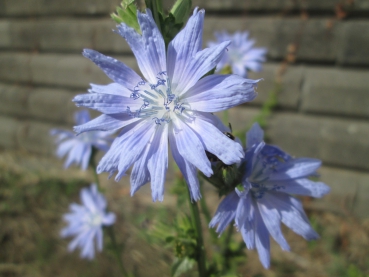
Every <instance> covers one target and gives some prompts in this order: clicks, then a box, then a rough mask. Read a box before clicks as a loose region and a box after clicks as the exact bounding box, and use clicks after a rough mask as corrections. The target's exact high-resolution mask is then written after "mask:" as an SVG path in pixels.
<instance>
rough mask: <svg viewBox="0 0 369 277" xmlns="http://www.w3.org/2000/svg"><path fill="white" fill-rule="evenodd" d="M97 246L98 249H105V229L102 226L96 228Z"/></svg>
mask: <svg viewBox="0 0 369 277" xmlns="http://www.w3.org/2000/svg"><path fill="white" fill-rule="evenodd" d="M95 237H96V248H97V250H98V251H100V252H101V251H102V250H103V231H102V229H101V228H99V229H98V230H96V234H95Z"/></svg>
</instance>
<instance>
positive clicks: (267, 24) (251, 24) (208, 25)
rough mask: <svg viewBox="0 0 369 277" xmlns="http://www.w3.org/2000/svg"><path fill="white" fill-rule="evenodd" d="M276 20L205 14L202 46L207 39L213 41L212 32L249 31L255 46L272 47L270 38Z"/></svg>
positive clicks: (272, 18) (271, 18)
mask: <svg viewBox="0 0 369 277" xmlns="http://www.w3.org/2000/svg"><path fill="white" fill-rule="evenodd" d="M277 21H278V20H277V19H276V18H274V17H258V18H250V17H246V16H242V17H235V16H233V17H231V16H228V17H214V16H205V23H204V39H203V41H204V47H205V46H206V43H207V42H208V41H214V40H215V37H214V32H216V31H218V32H219V31H227V32H229V33H234V32H236V31H249V32H250V38H252V39H255V41H256V43H255V46H257V47H267V48H270V47H272V38H273V34H274V31H275V24H276V22H277Z"/></svg>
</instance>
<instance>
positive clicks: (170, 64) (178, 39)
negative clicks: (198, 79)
mask: <svg viewBox="0 0 369 277" xmlns="http://www.w3.org/2000/svg"><path fill="white" fill-rule="evenodd" d="M204 15H205V11H204V10H200V11H198V10H197V8H196V9H195V10H194V12H193V15H192V16H191V17H190V18H189V20H188V22H187V24H186V26H185V27H184V28H183V30H182V31H180V32H179V33H178V34H177V35H176V36H175V38H174V39H173V40H172V41H171V42H170V43H169V45H168V54H167V56H168V59H167V72H168V77H169V79H170V80H172V84H178V83H180V82H181V77H182V75H183V72H184V70H185V68H186V66H187V65H188V64H189V63H190V61H191V60H192V59H193V57H194V56H195V55H196V53H197V52H199V51H200V50H201V47H202V32H203V24H204Z"/></svg>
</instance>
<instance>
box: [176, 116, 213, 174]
mask: <svg viewBox="0 0 369 277" xmlns="http://www.w3.org/2000/svg"><path fill="white" fill-rule="evenodd" d="M172 122H173V125H174V126H173V127H172V130H171V135H172V136H173V137H174V139H175V141H176V145H177V148H178V152H179V153H180V154H181V156H182V157H183V158H184V159H185V160H187V161H188V162H190V163H192V164H193V165H194V166H196V167H197V168H198V169H199V170H201V171H202V172H203V173H204V174H205V175H206V176H207V177H210V175H211V174H213V170H212V169H211V164H210V161H209V159H208V157H207V156H206V154H205V149H204V147H203V145H202V143H201V141H200V140H199V138H198V137H197V136H196V134H195V133H194V132H193V131H192V129H191V128H190V127H188V126H187V125H186V124H185V123H184V122H182V120H180V119H177V118H176V119H175V120H173V121H172Z"/></svg>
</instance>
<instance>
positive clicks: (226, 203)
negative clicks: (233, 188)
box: [209, 192, 240, 234]
mask: <svg viewBox="0 0 369 277" xmlns="http://www.w3.org/2000/svg"><path fill="white" fill-rule="evenodd" d="M239 200H240V197H239V196H238V194H237V193H236V192H231V193H230V194H228V195H227V196H226V197H225V198H224V199H223V200H222V202H220V204H219V206H218V209H217V211H216V212H215V215H214V217H213V218H212V220H211V221H210V223H209V227H210V228H214V227H215V226H216V225H218V227H217V229H216V232H217V233H219V234H221V233H223V232H224V230H225V228H226V227H227V226H228V225H229V223H231V222H232V220H233V219H234V218H235V216H236V210H237V205H238V202H239Z"/></svg>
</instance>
